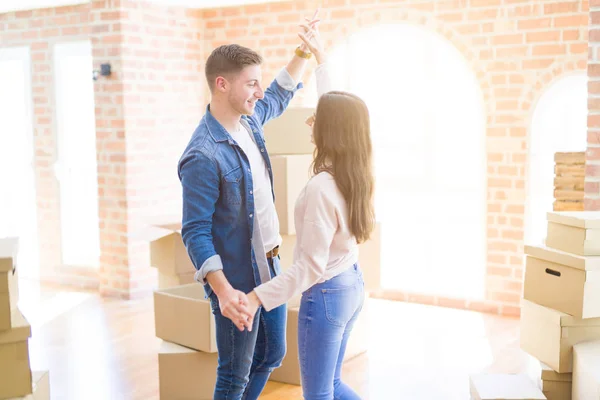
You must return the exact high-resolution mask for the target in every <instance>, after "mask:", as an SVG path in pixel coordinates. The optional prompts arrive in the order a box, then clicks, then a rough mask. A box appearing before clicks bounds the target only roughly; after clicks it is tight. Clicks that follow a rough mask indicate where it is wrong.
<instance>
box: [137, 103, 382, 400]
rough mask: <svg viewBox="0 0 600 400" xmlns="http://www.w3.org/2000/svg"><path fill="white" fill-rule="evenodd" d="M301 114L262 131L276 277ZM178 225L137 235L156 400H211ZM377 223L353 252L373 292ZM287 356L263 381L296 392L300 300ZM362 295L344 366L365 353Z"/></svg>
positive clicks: (293, 188) (301, 158)
mask: <svg viewBox="0 0 600 400" xmlns="http://www.w3.org/2000/svg"><path fill="white" fill-rule="evenodd" d="M313 112H314V109H309V108H289V109H288V110H287V111H286V112H285V114H284V115H282V116H281V117H280V118H278V119H276V120H273V121H272V122H270V123H269V124H268V125H267V126H266V128H265V136H266V140H267V148H268V150H269V154H270V158H271V164H272V169H273V175H274V188H275V197H276V200H275V207H276V209H277V213H278V216H279V220H280V234H281V236H282V238H283V243H282V245H281V246H280V253H279V256H280V258H281V266H282V269H283V270H286V269H287V268H289V267H290V265H291V261H292V255H293V249H294V245H295V241H296V237H295V228H294V203H295V201H296V198H297V197H298V195H299V194H300V191H301V190H302V188H303V187H304V185H305V184H306V183H307V182H308V179H309V177H310V172H309V168H310V163H311V161H312V152H313V149H314V147H313V145H312V144H311V142H310V130H309V128H308V127H307V126H306V125H305V124H304V121H305V119H306V118H307V117H308V116H309V115H311V114H312V113H313ZM180 221H181V219H180V218H173V219H172V220H171V221H166V222H162V223H157V224H155V225H153V226H152V227H149V228H148V229H147V230H146V231H145V232H144V234H142V235H138V238H143V239H145V240H147V241H149V242H150V258H151V265H152V266H154V267H156V268H158V276H159V289H158V290H157V291H155V293H154V314H155V330H156V336H157V337H158V338H160V339H162V342H161V344H160V350H159V355H158V363H159V386H160V397H161V398H164V399H175V398H177V399H179V398H194V399H211V398H212V396H213V391H214V386H215V380H216V368H217V347H216V340H215V322H214V316H213V315H212V310H211V306H210V302H209V301H208V300H207V299H205V294H204V289H203V287H202V285H201V284H199V283H195V282H194V277H193V275H194V272H195V268H194V267H193V265H192V263H191V261H190V259H189V257H188V254H187V252H186V249H185V247H184V245H183V242H182V239H181V223H180ZM380 236H381V230H380V226H379V224H378V225H377V227H376V231H375V232H374V234H373V237H372V239H371V240H370V241H369V242H366V243H364V244H361V245H360V250H359V251H360V258H359V263H360V265H361V267H362V270H363V275H364V280H365V289H366V290H365V291H366V292H369V291H374V290H377V289H379V285H380V246H381V245H380V243H381V239H380ZM287 306H288V318H287V330H286V331H287V353H286V356H285V358H284V360H283V362H282V365H281V367H279V368H277V369H276V370H275V371H274V372H273V373H272V375H271V378H270V380H272V381H276V382H282V383H288V384H293V385H300V369H299V364H298V348H297V332H298V311H299V306H300V296H296V297H295V298H293V299H291V300H290V301H289V302H288V304H287ZM368 320H369V305H368V295H367V299H365V305H364V306H363V310H362V313H361V316H360V318H359V319H358V320H357V322H356V324H355V326H354V329H353V333H352V335H351V338H350V340H349V342H348V346H347V350H346V357H345V360H346V361H347V360H350V359H352V358H355V357H356V356H358V355H360V354H362V353H364V352H365V351H366V350H367V337H368V327H369V322H368Z"/></svg>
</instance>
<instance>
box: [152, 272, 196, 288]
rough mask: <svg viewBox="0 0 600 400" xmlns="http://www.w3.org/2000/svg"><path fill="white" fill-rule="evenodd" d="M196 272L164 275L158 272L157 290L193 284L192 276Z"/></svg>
mask: <svg viewBox="0 0 600 400" xmlns="http://www.w3.org/2000/svg"><path fill="white" fill-rule="evenodd" d="M195 274H196V272H188V273H185V274H177V275H171V274H165V273H162V272H160V271H158V288H159V289H168V288H171V287H175V286H181V285H187V284H190V283H195V282H196V281H195V280H194V275H195Z"/></svg>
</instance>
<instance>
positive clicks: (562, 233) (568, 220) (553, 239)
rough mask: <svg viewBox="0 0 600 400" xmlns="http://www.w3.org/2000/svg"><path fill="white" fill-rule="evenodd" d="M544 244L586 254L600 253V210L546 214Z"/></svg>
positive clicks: (569, 251) (596, 254)
mask: <svg viewBox="0 0 600 400" xmlns="http://www.w3.org/2000/svg"><path fill="white" fill-rule="evenodd" d="M547 220H548V233H547V237H546V246H548V247H551V248H554V249H558V250H562V251H566V252H568V253H574V254H578V255H586V256H598V255H600V211H564V212H549V213H548V214H547Z"/></svg>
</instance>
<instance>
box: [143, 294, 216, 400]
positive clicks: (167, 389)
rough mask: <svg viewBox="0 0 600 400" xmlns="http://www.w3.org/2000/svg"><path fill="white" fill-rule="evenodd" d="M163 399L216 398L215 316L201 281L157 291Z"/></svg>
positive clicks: (156, 302) (159, 372)
mask: <svg viewBox="0 0 600 400" xmlns="http://www.w3.org/2000/svg"><path fill="white" fill-rule="evenodd" d="M154 326H155V330H156V336H157V337H158V338H160V339H162V342H161V344H160V349H159V352H158V376H159V388H160V398H161V399H199V400H204V399H206V400H208V399H212V398H213V392H214V388H215V382H216V373H217V357H218V356H217V344H216V339H215V338H216V336H215V318H214V315H213V314H212V310H211V305H210V302H209V300H207V299H205V295H204V288H203V287H202V285H200V284H198V283H192V284H188V285H180V286H176V287H171V288H167V289H160V290H157V291H155V292H154Z"/></svg>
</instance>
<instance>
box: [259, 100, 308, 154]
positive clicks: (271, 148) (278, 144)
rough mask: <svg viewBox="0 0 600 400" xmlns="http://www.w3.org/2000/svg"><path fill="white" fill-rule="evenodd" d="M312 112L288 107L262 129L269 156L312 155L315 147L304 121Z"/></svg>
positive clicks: (303, 108) (302, 108) (304, 108)
mask: <svg viewBox="0 0 600 400" xmlns="http://www.w3.org/2000/svg"><path fill="white" fill-rule="evenodd" d="M314 112H315V109H314V108H313V107H288V108H287V109H286V110H285V112H284V113H283V114H281V116H279V118H275V119H273V120H271V121H269V122H268V123H267V124H266V125H265V127H264V133H265V143H266V146H267V151H268V152H269V155H271V156H273V155H279V154H312V153H313V151H314V149H315V145H314V144H312V143H311V139H310V136H311V134H312V130H311V128H310V127H309V126H308V125H306V119H307V118H308V117H309V116H311V115H313V114H314Z"/></svg>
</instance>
